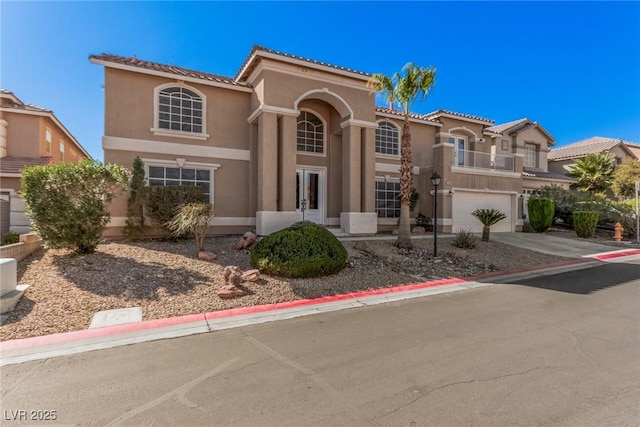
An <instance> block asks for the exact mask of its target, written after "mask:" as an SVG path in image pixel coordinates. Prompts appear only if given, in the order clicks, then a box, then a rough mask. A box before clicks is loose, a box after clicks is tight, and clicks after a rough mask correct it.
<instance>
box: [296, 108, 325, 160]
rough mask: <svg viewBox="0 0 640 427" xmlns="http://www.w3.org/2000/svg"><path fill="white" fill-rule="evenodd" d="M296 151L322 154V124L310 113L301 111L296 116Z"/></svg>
mask: <svg viewBox="0 0 640 427" xmlns="http://www.w3.org/2000/svg"><path fill="white" fill-rule="evenodd" d="M297 150H298V151H301V152H305V153H314V154H324V123H323V122H322V120H320V118H319V117H318V116H316V115H315V114H314V113H312V112H311V111H301V112H300V116H298V123H297Z"/></svg>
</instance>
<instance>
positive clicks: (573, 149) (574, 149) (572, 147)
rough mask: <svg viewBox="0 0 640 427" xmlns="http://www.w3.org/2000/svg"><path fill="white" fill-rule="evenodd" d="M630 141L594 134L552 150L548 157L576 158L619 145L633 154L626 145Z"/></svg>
mask: <svg viewBox="0 0 640 427" xmlns="http://www.w3.org/2000/svg"><path fill="white" fill-rule="evenodd" d="M628 143H629V142H628V141H622V140H621V139H614V138H605V137H602V136H593V137H591V138H587V139H583V140H582V141H578V142H574V143H573V144H569V145H565V146H564V147H559V148H556V149H555V150H551V151H550V152H549V154H548V156H547V158H548V159H549V160H566V159H575V158H578V157H584V156H586V155H587V154H593V153H604V152H608V151H610V150H611V149H612V148H614V147H617V146H618V145H619V146H621V147H623V149H624V150H627V151H628V152H629V154H631V155H633V152H632V151H631V150H630V149H629V148H628V147H627V146H626V144H628Z"/></svg>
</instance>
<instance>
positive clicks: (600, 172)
mask: <svg viewBox="0 0 640 427" xmlns="http://www.w3.org/2000/svg"><path fill="white" fill-rule="evenodd" d="M615 170H616V161H615V157H614V156H613V155H612V154H609V153H592V154H587V155H586V156H584V157H583V158H581V159H576V160H575V161H574V162H573V165H572V167H571V170H570V171H569V173H568V174H567V175H569V176H570V177H572V178H575V179H576V180H577V181H578V182H576V183H575V184H572V188H577V189H579V190H582V191H585V192H588V193H604V192H605V191H607V190H608V189H609V188H610V187H611V184H613V176H614V172H615Z"/></svg>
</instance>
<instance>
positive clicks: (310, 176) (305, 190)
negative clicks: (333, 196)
mask: <svg viewBox="0 0 640 427" xmlns="http://www.w3.org/2000/svg"><path fill="white" fill-rule="evenodd" d="M323 194H324V170H323V169H314V168H304V169H297V170H296V211H297V212H298V215H299V217H300V220H301V221H302V220H305V221H312V222H315V223H316V224H324V197H323Z"/></svg>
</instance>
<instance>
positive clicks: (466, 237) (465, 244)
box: [452, 229, 478, 249]
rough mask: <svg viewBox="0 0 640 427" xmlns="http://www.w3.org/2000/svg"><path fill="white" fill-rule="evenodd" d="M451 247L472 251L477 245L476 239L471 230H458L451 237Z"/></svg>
mask: <svg viewBox="0 0 640 427" xmlns="http://www.w3.org/2000/svg"><path fill="white" fill-rule="evenodd" d="M452 243H453V246H455V247H458V248H462V249H473V248H475V247H476V245H477V244H478V238H477V237H476V236H475V235H474V234H473V232H472V231H471V230H464V229H460V230H458V232H457V233H456V234H455V236H453V242H452Z"/></svg>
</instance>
